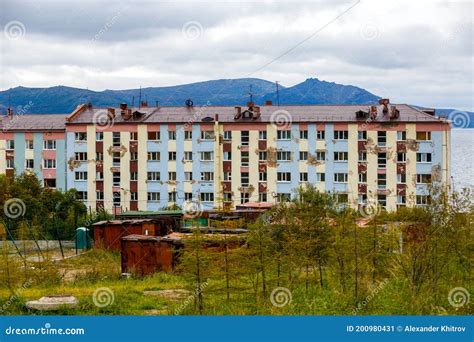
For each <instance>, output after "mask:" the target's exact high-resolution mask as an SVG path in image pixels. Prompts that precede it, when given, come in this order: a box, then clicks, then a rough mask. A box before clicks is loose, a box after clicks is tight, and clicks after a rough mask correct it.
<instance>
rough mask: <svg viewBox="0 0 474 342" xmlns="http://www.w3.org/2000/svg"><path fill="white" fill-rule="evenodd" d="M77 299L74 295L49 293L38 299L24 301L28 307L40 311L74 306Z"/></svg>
mask: <svg viewBox="0 0 474 342" xmlns="http://www.w3.org/2000/svg"><path fill="white" fill-rule="evenodd" d="M78 303H79V301H78V300H77V298H76V297H74V296H70V295H51V296H44V297H41V298H40V299H38V300H30V301H28V302H26V307H27V308H28V309H35V310H40V311H48V310H58V309H62V308H67V309H70V308H75V307H76V306H77V304H78Z"/></svg>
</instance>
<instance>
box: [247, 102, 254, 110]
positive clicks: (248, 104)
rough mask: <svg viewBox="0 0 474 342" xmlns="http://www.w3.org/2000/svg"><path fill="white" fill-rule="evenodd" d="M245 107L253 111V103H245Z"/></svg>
mask: <svg viewBox="0 0 474 342" xmlns="http://www.w3.org/2000/svg"><path fill="white" fill-rule="evenodd" d="M247 107H249V110H252V109H253V102H252V101H249V102H247Z"/></svg>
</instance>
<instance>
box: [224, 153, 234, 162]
mask: <svg viewBox="0 0 474 342" xmlns="http://www.w3.org/2000/svg"><path fill="white" fill-rule="evenodd" d="M224 160H232V152H224Z"/></svg>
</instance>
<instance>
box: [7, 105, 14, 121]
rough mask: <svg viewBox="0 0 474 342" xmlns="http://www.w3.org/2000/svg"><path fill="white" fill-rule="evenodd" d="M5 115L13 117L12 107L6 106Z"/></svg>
mask: <svg viewBox="0 0 474 342" xmlns="http://www.w3.org/2000/svg"><path fill="white" fill-rule="evenodd" d="M7 116H8V118H9V119H13V109H12V108H11V107H8V108H7Z"/></svg>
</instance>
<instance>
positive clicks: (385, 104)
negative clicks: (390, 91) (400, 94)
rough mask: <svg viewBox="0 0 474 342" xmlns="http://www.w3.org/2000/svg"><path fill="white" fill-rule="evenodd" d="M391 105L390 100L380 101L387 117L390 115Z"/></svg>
mask: <svg viewBox="0 0 474 342" xmlns="http://www.w3.org/2000/svg"><path fill="white" fill-rule="evenodd" d="M389 103H390V100H389V99H380V100H379V104H381V105H382V106H383V110H382V112H383V113H384V114H385V115H386V114H387V113H388V104H389Z"/></svg>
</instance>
